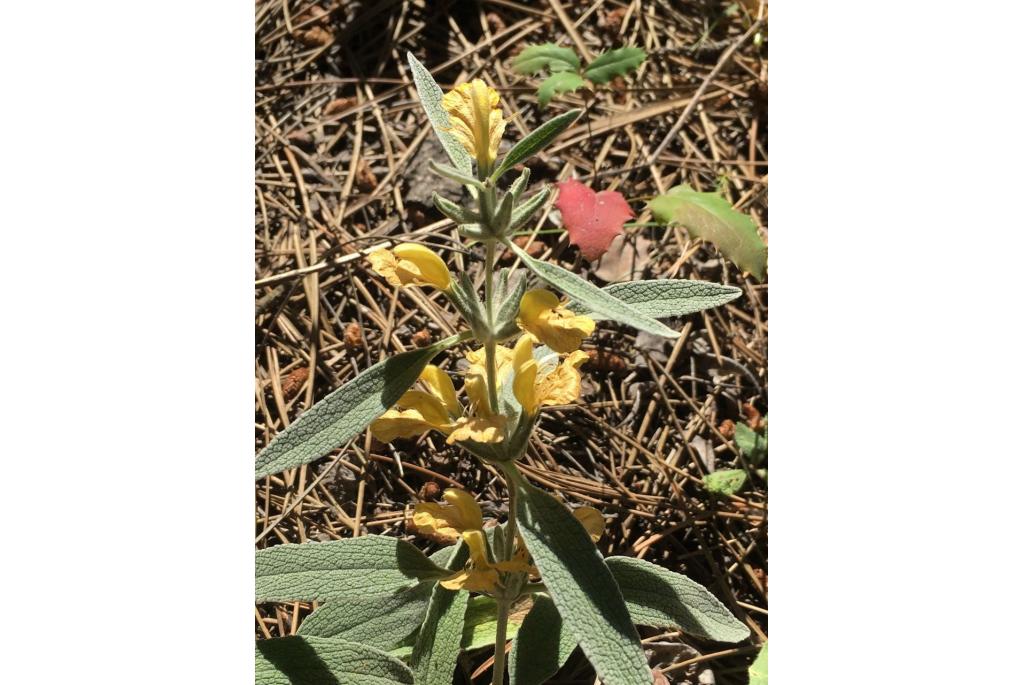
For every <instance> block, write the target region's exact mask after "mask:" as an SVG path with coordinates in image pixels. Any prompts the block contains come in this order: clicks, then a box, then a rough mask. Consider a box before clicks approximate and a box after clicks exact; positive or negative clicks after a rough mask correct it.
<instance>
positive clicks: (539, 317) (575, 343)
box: [516, 290, 595, 354]
mask: <svg viewBox="0 0 1024 685" xmlns="http://www.w3.org/2000/svg"><path fill="white" fill-rule="evenodd" d="M516 323H517V324H519V327H520V328H521V329H523V330H524V331H526V332H527V334H528V335H530V336H531V337H532V338H533V340H534V342H537V343H541V344H544V345H547V346H548V347H550V348H551V349H553V350H554V351H555V352H558V353H559V354H568V353H570V352H572V351H573V350H578V349H579V348H580V343H582V342H583V339H584V338H585V337H587V336H588V335H590V334H591V333H593V332H594V326H595V324H594V320H593V319H591V318H590V317H588V316H577V315H575V314H573V313H572V311H570V310H568V309H566V308H565V307H562V306H561V305H560V303H559V301H558V297H557V296H556V295H555V294H554V293H553V292H551V291H550V290H530V291H527V292H526V294H524V295H523V299H522V300H520V301H519V317H518V318H517V319H516Z"/></svg>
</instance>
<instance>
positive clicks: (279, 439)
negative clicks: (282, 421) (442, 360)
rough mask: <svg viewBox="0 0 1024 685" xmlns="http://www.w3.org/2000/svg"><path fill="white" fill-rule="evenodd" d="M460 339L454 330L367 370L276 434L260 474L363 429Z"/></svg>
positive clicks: (310, 456) (302, 460) (307, 458)
mask: <svg viewBox="0 0 1024 685" xmlns="http://www.w3.org/2000/svg"><path fill="white" fill-rule="evenodd" d="M458 341H459V336H451V337H450V338H446V339H444V340H441V341H439V342H437V343H435V344H433V345H431V346H429V347H424V348H423V349H419V350H412V351H410V352H403V353H402V354H399V355H396V356H394V357H390V358H388V359H385V360H384V361H382V362H378V363H377V364H374V365H373V366H371V367H370V368H368V369H367V370H366V371H363V372H362V373H361V374H359V375H358V376H356V377H355V378H353V379H352V380H350V381H349V382H348V383H346V384H345V385H343V386H341V387H340V388H338V389H337V390H335V391H334V392H332V393H331V394H330V395H328V396H327V397H325V398H323V399H322V400H320V401H319V402H317V403H316V404H314V405H313V406H312V407H311V408H310V409H309V410H308V411H306V412H305V413H304V414H302V415H301V416H299V418H297V419H296V420H295V421H294V422H293V423H292V424H291V425H290V426H288V427H287V428H285V429H284V430H283V431H281V432H280V433H278V434H277V435H275V436H274V439H273V440H271V441H270V444H269V445H267V446H266V447H264V448H263V451H261V452H260V453H259V454H258V455H257V456H256V477H257V478H263V477H265V476H269V475H271V474H273V473H279V472H281V471H284V470H285V469H290V468H294V467H296V466H300V465H302V464H306V463H309V462H311V461H313V460H314V459H319V458H320V457H322V456H324V455H326V454H328V453H329V452H330V451H331V450H333V449H335V448H337V447H341V446H342V445H344V444H345V443H346V442H348V441H349V440H351V439H352V438H354V437H356V436H357V435H359V434H360V433H361V432H362V431H363V429H365V428H366V427H367V426H369V425H370V422H372V421H373V420H374V419H375V418H377V417H378V416H380V415H381V414H383V413H384V412H385V411H387V410H388V409H390V408H391V406H392V405H393V404H394V403H395V402H397V401H398V398H399V397H401V396H402V393H404V392H405V391H406V390H408V389H409V387H410V386H411V385H412V384H413V383H415V382H416V379H417V378H418V377H419V375H420V372H421V371H423V369H424V368H425V367H426V365H427V364H429V363H430V360H431V359H433V358H434V357H435V356H436V355H437V354H438V353H439V352H441V351H442V350H444V349H445V348H447V347H451V346H452V345H454V344H455V343H457V342H458Z"/></svg>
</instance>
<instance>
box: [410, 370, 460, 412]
mask: <svg viewBox="0 0 1024 685" xmlns="http://www.w3.org/2000/svg"><path fill="white" fill-rule="evenodd" d="M420 380H421V381H423V384H424V385H426V386H427V388H428V389H429V390H430V392H431V394H432V395H434V397H436V398H437V399H439V400H441V404H443V405H444V408H445V409H446V410H448V413H449V414H451V415H452V416H458V415H460V414H461V413H462V406H461V405H460V404H459V400H458V399H457V398H456V396H455V386H454V385H453V384H452V379H451V377H450V376H449V375H448V374H446V373H445V372H444V371H442V370H441V369H440V367H437V366H434V365H433V364H427V367H426V368H425V369H423V373H421V374H420Z"/></svg>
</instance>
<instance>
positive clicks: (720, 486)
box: [703, 469, 747, 495]
mask: <svg viewBox="0 0 1024 685" xmlns="http://www.w3.org/2000/svg"><path fill="white" fill-rule="evenodd" d="M703 480H704V487H706V488H707V489H708V492H713V493H715V494H716V495H735V494H736V493H737V492H739V491H740V490H741V489H742V488H743V486H744V485H746V484H747V472H746V471H744V470H743V469H727V470H725V471H712V472H711V473H709V474H708V475H706V476H704V479H703Z"/></svg>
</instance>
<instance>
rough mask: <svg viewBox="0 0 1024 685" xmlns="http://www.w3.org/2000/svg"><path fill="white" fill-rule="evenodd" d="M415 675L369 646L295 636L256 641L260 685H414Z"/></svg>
mask: <svg viewBox="0 0 1024 685" xmlns="http://www.w3.org/2000/svg"><path fill="white" fill-rule="evenodd" d="M412 682H413V679H412V671H410V670H409V668H408V667H407V666H406V665H405V664H403V663H402V662H401V661H399V660H398V659H396V658H394V657H392V656H390V655H388V654H385V653H384V652H381V651H379V650H376V649H373V648H372V647H367V646H366V645H360V644H356V643H354V642H346V641H345V640H334V639H331V638H325V637H311V636H299V635H293V636H289V637H279V638H274V639H271V640H257V641H256V685H342V684H343V685H396V684H401V685H411V684H412Z"/></svg>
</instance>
